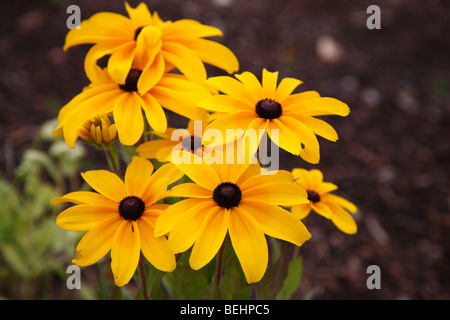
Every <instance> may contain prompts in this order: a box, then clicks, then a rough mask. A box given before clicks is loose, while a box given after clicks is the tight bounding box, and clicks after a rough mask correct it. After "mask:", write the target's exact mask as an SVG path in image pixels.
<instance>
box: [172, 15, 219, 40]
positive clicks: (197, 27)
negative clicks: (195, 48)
mask: <svg viewBox="0 0 450 320" xmlns="http://www.w3.org/2000/svg"><path fill="white" fill-rule="evenodd" d="M163 30H164V39H165V40H173V39H179V38H184V37H186V36H189V37H195V38H204V37H214V36H222V35H223V34H222V31H220V29H218V28H216V27H212V26H207V25H204V24H201V23H200V22H198V21H196V20H192V19H181V20H177V21H174V22H172V23H170V24H165V25H164V28H163Z"/></svg>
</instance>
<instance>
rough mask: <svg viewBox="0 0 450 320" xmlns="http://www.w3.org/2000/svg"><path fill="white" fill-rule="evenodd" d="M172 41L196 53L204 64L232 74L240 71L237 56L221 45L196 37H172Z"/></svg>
mask: <svg viewBox="0 0 450 320" xmlns="http://www.w3.org/2000/svg"><path fill="white" fill-rule="evenodd" d="M166 39H167V38H166ZM170 40H172V41H174V42H178V43H181V44H183V45H184V46H185V47H186V48H188V49H190V50H192V51H194V52H195V53H196V54H197V56H198V57H199V58H200V59H201V60H202V61H203V62H205V63H208V64H211V65H213V66H215V67H217V68H220V69H223V70H225V71H227V72H228V73H230V74H231V73H233V72H236V71H238V70H239V62H238V60H237V58H236V56H235V55H234V53H233V52H232V51H231V50H230V49H228V48H227V47H226V46H224V45H223V44H221V43H218V42H216V41H211V40H207V39H200V38H194V37H177V38H172V37H171V38H170Z"/></svg>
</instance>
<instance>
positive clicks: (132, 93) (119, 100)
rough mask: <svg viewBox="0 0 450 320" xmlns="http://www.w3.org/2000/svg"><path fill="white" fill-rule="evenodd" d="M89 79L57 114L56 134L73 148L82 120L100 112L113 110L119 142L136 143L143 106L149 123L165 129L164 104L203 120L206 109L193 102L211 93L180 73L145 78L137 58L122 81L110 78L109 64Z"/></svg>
mask: <svg viewBox="0 0 450 320" xmlns="http://www.w3.org/2000/svg"><path fill="white" fill-rule="evenodd" d="M90 80H91V84H90V85H89V86H88V87H86V88H85V89H84V90H83V91H82V92H81V93H80V94H78V95H77V96H75V97H74V98H73V99H72V100H71V101H70V102H69V103H68V104H66V105H65V106H64V107H63V108H61V110H60V111H59V114H58V125H59V126H58V128H56V129H55V131H54V132H53V134H54V135H55V136H60V135H62V134H63V135H64V139H65V141H66V143H67V145H68V146H69V147H71V148H74V146H75V141H76V140H77V138H78V136H79V129H80V128H81V127H82V125H83V123H84V122H85V121H86V120H88V119H91V118H93V117H94V116H95V115H97V114H99V113H106V114H109V113H111V112H112V115H113V117H114V122H115V125H116V128H117V133H118V136H119V140H120V142H121V143H122V144H124V145H133V144H135V143H136V142H137V141H138V140H139V138H140V137H141V135H142V133H143V131H144V118H143V115H142V110H144V111H145V116H146V119H147V121H148V122H149V124H150V126H151V127H152V128H153V129H154V130H155V131H156V132H159V133H164V132H165V131H166V129H167V119H166V115H165V113H164V110H163V109H162V107H164V108H166V109H168V110H171V111H173V112H175V113H178V114H180V115H182V116H185V117H188V118H190V119H197V120H201V119H203V118H204V116H205V113H206V112H205V111H204V110H203V109H201V108H197V107H193V106H195V105H196V103H198V102H199V101H200V100H201V99H204V98H205V97H208V96H210V95H211V94H210V91H209V90H208V89H206V88H205V87H204V86H202V85H200V84H197V83H193V82H191V81H189V80H186V79H185V78H184V77H183V76H182V75H179V74H171V73H165V74H163V75H161V76H160V77H159V78H150V79H148V78H147V79H146V78H144V77H143V76H142V65H140V64H139V63H138V61H136V62H135V64H134V65H133V68H132V69H130V70H129V73H128V76H127V78H126V81H125V82H123V83H118V82H116V81H115V80H114V79H113V78H111V77H110V74H109V70H108V69H107V68H105V69H100V68H98V69H96V71H95V72H94V73H92V74H91V79H90ZM143 88H144V89H143Z"/></svg>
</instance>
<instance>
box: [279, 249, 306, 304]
mask: <svg viewBox="0 0 450 320" xmlns="http://www.w3.org/2000/svg"><path fill="white" fill-rule="evenodd" d="M302 271H303V260H302V257H296V258H295V259H293V260H292V261H291V262H290V263H289V267H288V272H287V276H286V278H285V279H284V282H283V287H282V288H281V290H280V291H279V292H278V294H277V296H276V299H278V300H287V299H291V297H292V295H293V294H294V293H295V291H296V290H297V288H298V286H299V285H300V281H301V278H302Z"/></svg>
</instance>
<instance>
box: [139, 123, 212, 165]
mask: <svg viewBox="0 0 450 320" xmlns="http://www.w3.org/2000/svg"><path fill="white" fill-rule="evenodd" d="M207 125H208V121H207V117H205V118H204V119H203V121H194V120H190V121H189V123H188V125H187V128H186V129H176V128H167V130H166V132H165V133H163V134H161V133H157V132H152V133H153V134H155V135H156V136H157V137H159V138H160V139H155V140H152V141H148V142H144V143H142V144H140V145H139V146H138V147H137V148H136V152H137V153H138V154H139V155H140V156H141V157H144V158H148V159H157V160H158V161H161V162H167V161H170V157H171V154H172V152H173V151H175V152H176V151H178V150H179V151H183V150H184V151H187V152H192V153H194V154H196V155H197V156H199V157H202V155H203V151H204V144H203V141H202V133H203V132H204V129H205V128H206V126H207Z"/></svg>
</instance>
